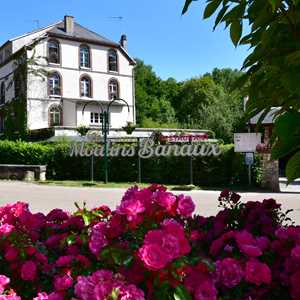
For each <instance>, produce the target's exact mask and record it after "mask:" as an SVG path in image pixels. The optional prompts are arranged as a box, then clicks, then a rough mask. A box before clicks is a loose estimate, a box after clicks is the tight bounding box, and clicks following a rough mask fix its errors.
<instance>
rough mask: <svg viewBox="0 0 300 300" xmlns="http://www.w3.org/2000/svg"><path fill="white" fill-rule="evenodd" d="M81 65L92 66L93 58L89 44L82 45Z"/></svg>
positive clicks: (83, 66)
mask: <svg viewBox="0 0 300 300" xmlns="http://www.w3.org/2000/svg"><path fill="white" fill-rule="evenodd" d="M80 67H81V68H90V67H91V58H90V48H89V47H88V46H85V45H83V46H80Z"/></svg>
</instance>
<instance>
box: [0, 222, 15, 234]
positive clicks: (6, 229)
mask: <svg viewBox="0 0 300 300" xmlns="http://www.w3.org/2000/svg"><path fill="white" fill-rule="evenodd" d="M14 228H15V227H14V226H13V225H9V224H3V225H1V226H0V234H9V233H11V232H12V231H13V230H14Z"/></svg>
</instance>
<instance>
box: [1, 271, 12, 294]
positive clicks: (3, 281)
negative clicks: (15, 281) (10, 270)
mask: <svg viewBox="0 0 300 300" xmlns="http://www.w3.org/2000/svg"><path fill="white" fill-rule="evenodd" d="M9 282H10V279H9V278H8V277H6V276H5V275H0V293H3V291H4V290H5V287H6V286H7V285H8V284H9Z"/></svg>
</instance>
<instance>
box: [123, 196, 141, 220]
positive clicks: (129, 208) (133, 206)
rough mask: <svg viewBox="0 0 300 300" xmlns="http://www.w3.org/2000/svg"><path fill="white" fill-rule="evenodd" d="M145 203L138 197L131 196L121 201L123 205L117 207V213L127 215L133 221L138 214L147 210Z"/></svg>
mask: <svg viewBox="0 0 300 300" xmlns="http://www.w3.org/2000/svg"><path fill="white" fill-rule="evenodd" d="M145 209H146V208H145V206H144V203H143V202H142V201H141V200H139V199H136V198H131V199H128V200H125V201H122V202H121V205H120V206H119V207H118V208H117V213H119V214H121V215H126V216H127V220H128V221H133V220H135V219H136V218H137V216H138V214H141V213H143V212H144V211H145Z"/></svg>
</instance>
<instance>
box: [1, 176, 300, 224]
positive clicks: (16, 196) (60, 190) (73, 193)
mask: <svg viewBox="0 0 300 300" xmlns="http://www.w3.org/2000/svg"><path fill="white" fill-rule="evenodd" d="M124 191H125V189H103V188H90V187H89V188H88V187H62V186H50V185H38V184H33V183H24V182H16V181H15V182H14V181H0V205H2V204H5V203H9V202H14V201H25V202H28V203H29V204H30V207H31V209H32V211H34V212H37V211H41V212H45V213H46V212H48V211H49V210H51V209H53V208H56V207H59V208H63V209H67V210H74V209H75V206H74V202H75V201H77V202H78V203H82V202H83V201H86V203H87V206H88V207H95V206H99V205H101V204H106V205H108V206H110V207H111V208H115V207H116V205H118V203H119V201H120V199H121V197H122V195H123V193H124ZM176 193H184V194H187V195H191V196H192V198H193V200H194V201H195V203H196V206H197V212H198V213H200V214H202V215H205V216H209V215H213V214H216V212H217V211H218V201H217V198H218V195H219V193H220V192H219V191H191V192H176ZM241 196H242V199H243V201H249V200H254V201H257V200H263V199H269V198H274V199H276V200H277V201H278V202H279V203H282V206H283V209H294V212H293V213H292V214H291V216H293V218H294V220H295V221H296V223H297V224H299V225H300V194H299V193H278V194H276V193H241Z"/></svg>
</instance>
